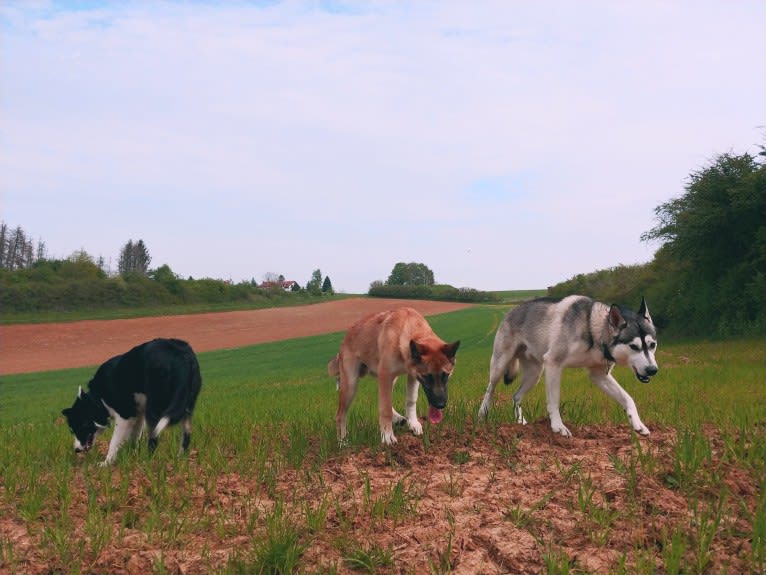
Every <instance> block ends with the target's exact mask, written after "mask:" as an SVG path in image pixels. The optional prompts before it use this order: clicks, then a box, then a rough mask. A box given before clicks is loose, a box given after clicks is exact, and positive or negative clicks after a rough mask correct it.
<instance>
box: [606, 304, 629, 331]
mask: <svg viewBox="0 0 766 575" xmlns="http://www.w3.org/2000/svg"><path fill="white" fill-rule="evenodd" d="M626 323H627V322H626V321H625V318H624V317H622V312H621V311H620V306H618V305H617V304H616V303H613V304H612V307H610V308H609V325H611V326H612V327H613V328H615V329H619V328H621V327H622V326H624V325H625V324H626Z"/></svg>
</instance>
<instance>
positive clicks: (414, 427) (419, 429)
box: [407, 419, 423, 435]
mask: <svg viewBox="0 0 766 575" xmlns="http://www.w3.org/2000/svg"><path fill="white" fill-rule="evenodd" d="M407 425H409V426H410V431H411V432H412V433H414V434H415V435H423V424H421V423H420V421H418V420H417V419H413V420H411V421H407Z"/></svg>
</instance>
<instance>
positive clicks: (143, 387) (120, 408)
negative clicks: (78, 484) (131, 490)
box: [62, 339, 202, 465]
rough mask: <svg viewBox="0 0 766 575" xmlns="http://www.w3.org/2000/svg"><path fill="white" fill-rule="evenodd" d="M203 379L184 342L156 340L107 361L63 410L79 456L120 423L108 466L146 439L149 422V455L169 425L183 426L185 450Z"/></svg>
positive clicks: (112, 441) (107, 460)
mask: <svg viewBox="0 0 766 575" xmlns="http://www.w3.org/2000/svg"><path fill="white" fill-rule="evenodd" d="M201 387H202V377H201V376H200V371H199V363H198V362H197V356H196V355H195V354H194V351H193V350H192V348H191V346H190V345H189V344H188V343H186V342H185V341H181V340H180V339H154V340H152V341H148V342H146V343H142V344H141V345H138V346H136V347H134V348H133V349H131V350H130V351H128V352H127V353H124V354H122V355H117V356H115V357H113V358H112V359H110V360H108V361H106V362H104V363H103V364H102V365H101V367H99V368H98V370H97V371H96V375H94V376H93V379H91V380H90V383H89V384H88V391H87V392H83V390H82V387H80V389H79V392H78V394H77V399H75V402H74V405H72V407H69V408H67V409H64V410H63V411H62V414H63V415H64V416H65V417H66V419H67V423H68V424H69V428H70V429H71V430H72V433H74V436H75V441H74V448H75V451H78V452H80V451H88V450H89V449H90V448H91V447H93V440H94V439H95V437H96V435H98V434H99V433H100V432H102V431H103V430H105V429H106V428H107V427H108V426H109V419H110V418H111V419H114V420H115V427H114V433H113V434H112V440H111V442H110V443H109V452H108V453H107V455H106V460H105V461H104V463H103V464H104V465H106V464H109V463H112V462H113V461H114V458H115V457H116V455H117V452H118V451H119V449H120V447H121V446H122V444H123V443H124V442H125V441H126V440H128V439H132V440H134V441H137V440H138V439H139V438H140V437H141V432H142V431H143V428H144V422H146V426H147V428H148V432H149V450H150V451H154V449H155V448H156V447H157V437H158V436H159V434H160V433H161V432H162V430H163V429H165V427H167V426H168V425H173V424H176V423H179V422H183V437H182V442H181V448H182V449H183V450H184V451H186V450H187V449H188V448H189V442H190V440H191V416H192V411H193V410H194V405H195V403H196V401H197V396H198V395H199V391H200V388H201Z"/></svg>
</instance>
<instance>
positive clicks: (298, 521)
mask: <svg viewBox="0 0 766 575" xmlns="http://www.w3.org/2000/svg"><path fill="white" fill-rule="evenodd" d="M573 431H574V430H573ZM576 433H577V434H578V435H577V436H576V437H574V438H571V439H565V438H561V437H560V436H557V435H554V434H553V433H551V431H550V428H549V424H548V422H547V421H537V422H534V423H532V424H530V425H528V426H523V427H522V426H519V425H515V424H503V425H500V426H498V427H495V428H492V429H486V428H484V427H482V428H480V429H479V430H477V433H476V434H473V433H471V432H469V433H462V434H458V433H455V432H454V430H450V429H449V428H446V427H444V426H440V427H439V428H438V429H432V430H431V435H430V441H429V443H428V445H426V443H425V442H424V440H423V438H419V437H414V436H412V435H410V434H407V433H400V434H399V443H398V444H397V445H395V446H393V447H392V448H391V449H374V450H371V449H363V450H361V451H356V452H355V451H353V450H349V451H348V452H346V453H342V454H340V455H338V456H336V457H334V458H332V459H330V460H329V461H326V462H324V463H323V464H322V465H321V466H319V467H318V468H315V467H313V465H312V462H310V461H307V462H305V464H304V465H303V466H302V467H301V468H300V469H293V468H289V467H280V469H279V472H278V473H277V474H276V475H275V476H274V477H273V479H274V481H273V482H268V483H265V482H264V481H263V478H262V477H261V478H259V477H258V476H257V473H254V472H242V471H235V470H233V469H231V468H230V469H222V470H221V471H220V472H219V473H218V474H217V475H216V476H215V477H214V478H213V480H212V483H211V480H210V478H209V477H208V478H207V479H201V478H203V477H205V476H206V471H205V470H204V469H203V468H202V465H201V464H200V461H199V460H198V458H197V453H196V452H192V454H191V455H190V460H189V468H188V474H187V473H183V474H179V473H177V472H175V471H177V470H174V469H173V465H172V464H169V465H168V468H167V470H166V472H167V482H168V487H169V488H170V491H169V493H172V494H173V495H171V498H170V499H169V500H168V501H165V502H164V503H163V507H164V508H166V510H167V513H166V515H167V517H165V515H162V516H161V519H160V520H162V521H167V532H168V533H172V529H173V527H174V526H177V524H178V521H179V520H178V519H177V518H176V519H173V518H172V513H173V512H174V511H176V512H177V510H180V509H182V510H183V516H184V517H185V519H184V521H185V524H184V526H183V527H184V528H185V529H186V531H184V534H183V535H181V536H180V537H179V538H178V539H174V538H173V537H172V535H168V540H167V541H163V540H162V537H163V535H162V534H164V533H165V531H161V535H160V536H159V537H158V536H157V535H156V531H155V535H154V536H153V537H150V536H147V533H146V532H145V530H143V529H142V527H143V526H144V524H145V523H147V522H149V521H150V517H151V513H150V509H151V507H153V504H152V503H151V502H152V501H155V500H157V498H158V497H163V496H165V497H167V494H168V492H166V490H165V487H164V486H163V485H162V484H160V485H157V483H156V482H153V480H152V475H153V474H154V473H155V472H156V470H155V471H152V472H146V471H145V470H142V469H141V468H139V467H138V466H133V467H124V468H115V469H114V470H113V471H112V473H111V479H112V490H113V491H119V490H120V489H121V487H120V486H124V487H123V488H127V491H128V494H129V496H128V498H127V500H128V504H127V505H125V506H122V505H120V506H119V507H117V508H114V509H110V515H109V522H110V524H113V525H111V526H110V527H109V526H108V527H107V532H108V533H109V534H110V535H109V537H110V540H109V542H108V543H107V545H106V546H105V547H103V548H102V549H100V551H98V552H97V553H95V554H94V553H93V552H92V551H89V550H90V549H91V548H92V545H93V542H92V541H91V540H89V538H88V537H89V533H90V531H89V526H88V524H87V516H88V508H89V506H92V505H99V506H101V507H102V508H109V505H110V503H109V501H108V498H107V497H106V495H105V494H103V493H102V494H100V495H97V496H96V498H95V499H92V498H91V499H89V495H88V488H87V482H86V481H85V475H86V474H88V470H87V468H80V467H79V466H78V467H77V468H75V469H73V477H72V478H71V479H70V481H72V482H73V484H72V486H73V489H72V490H71V491H70V497H71V500H70V501H69V506H68V517H69V518H70V519H71V523H72V531H71V537H73V538H80V539H78V540H80V541H81V542H82V549H83V551H82V556H81V557H80V560H81V564H80V567H81V568H82V569H83V570H84V571H83V572H87V573H113V574H117V573H125V574H131V575H132V574H144V573H151V572H159V571H158V565H159V564H160V561H161V564H162V565H163V569H164V570H163V571H162V572H164V573H174V574H183V575H200V574H205V573H211V572H220V571H221V570H223V569H225V568H226V566H227V565H229V562H230V561H232V559H235V560H236V559H237V558H239V559H240V560H243V561H244V564H245V565H248V564H250V561H252V557H253V555H254V553H253V549H254V542H257V541H264V540H265V538H266V537H267V533H268V527H267V525H268V521H269V517H271V516H273V515H275V514H281V516H282V517H283V518H284V520H285V521H287V522H288V523H290V524H292V525H294V526H296V527H297V529H298V530H299V531H300V533H301V538H302V540H303V541H304V543H305V545H306V547H305V551H304V552H303V555H302V557H301V559H300V562H299V567H298V570H297V571H296V572H298V573H338V574H342V575H353V574H354V573H366V572H369V573H373V572H374V573H381V574H392V575H393V574H412V573H415V574H419V573H465V574H475V573H483V574H487V575H495V574H497V575H500V574H504V573H544V572H549V573H552V572H556V573H558V572H571V573H592V574H597V573H598V574H601V573H615V572H627V573H635V572H641V573H663V572H667V563H666V561H667V560H668V553H669V552H668V549H669V547H668V546H669V545H670V542H671V539H672V537H673V534H674V533H676V532H680V533H682V534H683V536H682V537H683V541H684V546H683V549H681V551H680V554H681V563H680V564H681V566H682V570H681V572H684V573H687V572H703V573H745V572H753V571H752V565H751V564H750V563H749V557H750V553H751V551H750V543H749V540H748V537H747V535H746V534H747V533H749V532H750V526H749V524H748V521H747V519H746V517H747V516H749V515H750V514H751V513H752V512H753V510H754V508H755V505H756V504H757V490H756V489H753V488H752V487H753V485H755V478H754V477H752V475H751V473H750V472H748V471H745V470H743V469H742V468H737V467H736V466H734V465H732V464H731V463H729V462H727V461H726V457H725V456H723V455H722V454H721V451H719V449H720V448H721V447H722V444H721V441H720V436H719V435H718V433H717V432H716V431H715V430H710V431H709V432H708V434H709V436H710V438H711V441H712V445H713V446H714V447H715V449H714V451H715V456H714V459H713V460H712V461H711V462H710V464H711V467H713V468H714V469H715V474H716V475H717V476H718V477H720V478H723V481H724V483H725V484H726V485H729V486H730V488H731V490H730V491H728V492H727V496H726V500H725V503H724V505H723V508H722V510H721V514H720V524H719V525H718V526H717V527H715V528H714V531H715V537H714V539H713V541H712V544H711V545H710V547H709V548H707V549H705V553H704V561H701V558H700V553H699V546H700V539H699V538H698V537H699V522H700V521H703V522H704V521H708V520H709V519H710V513H712V511H711V510H712V509H714V508H716V505H717V504H716V499H717V496H716V494H715V493H706V488H705V487H704V486H702V485H701V486H700V487H701V488H699V489H695V490H694V491H695V495H694V496H693V497H689V493H688V492H687V493H684V491H683V490H678V489H676V488H673V487H671V486H670V485H669V484H668V482H667V481H666V476H667V474H668V473H670V472H672V469H673V459H672V452H673V445H674V443H675V441H676V432H675V431H674V430H673V429H670V428H659V429H655V430H654V431H653V433H652V435H651V436H650V437H648V438H641V439H640V443H637V442H635V441H633V439H632V434H631V432H630V430H628V429H626V428H625V427H624V426H620V427H615V426H582V427H580V428H578V429H577V430H576ZM648 455H651V461H652V462H653V463H651V465H649V466H648V467H647V466H645V465H643V464H642V463H641V460H642V458H643V459H647V458H648ZM620 464H622V465H623V466H624V467H621V466H620ZM630 469H633V472H632V473H631V472H630V471H629V470H630ZM91 472H92V471H91ZM207 475H209V474H207ZM107 481H108V479H107ZM397 484H399V485H400V488H399V489H398V491H397ZM740 484H746V485H747V487H746V488H745V489H739V488H738V487H737V486H738V485H740ZM690 501H693V502H694V503H693V504H690ZM322 509H324V513H325V515H324V517H323V518H322V520H320V521H319V522H318V529H317V530H316V531H312V529H311V523H310V521H309V519H308V517H309V515H310V514H314V516H315V517H316V516H319V515H320V514H321V510H322ZM278 510H279V511H278ZM0 511H2V512H3V516H4V517H5V519H3V520H0V534H2V536H3V540H4V541H6V542H8V543H10V544H11V545H12V546H13V547H14V548H15V551H14V553H15V558H16V560H17V563H16V567H17V568H19V572H23V573H28V574H30V575H45V574H49V573H59V572H61V573H64V572H68V571H69V570H70V569H73V568H74V566H73V565H71V564H67V563H65V562H63V561H62V560H61V559H60V558H57V557H56V555H55V552H53V551H52V549H51V546H52V544H51V542H50V541H49V540H48V539H46V535H45V531H44V529H43V528H42V526H43V525H45V524H47V522H52V521H54V520H55V517H54V515H55V513H57V511H55V510H46V511H43V515H44V517H43V518H41V519H39V520H37V521H34V522H33V523H32V524H27V525H26V526H25V524H24V522H23V521H22V520H21V518H19V517H18V515H17V514H16V513H15V512H14V509H13V508H11V509H8V508H7V507H6V508H5V509H3V506H2V505H0ZM706 518H707V519H706ZM196 522H199V525H198V526H196V527H195V526H194V525H191V526H190V525H188V523H192V524H196ZM90 528H91V530H92V526H90ZM376 549H377V550H379V551H380V550H382V551H383V554H384V555H386V556H387V557H388V562H380V563H378V564H377V565H375V567H374V569H370V570H366V569H364V568H361V566H360V565H359V564H358V563H354V562H353V561H352V560H350V557H354V552H355V550H357V551H358V550H364V551H366V552H370V553H371V554H372V553H374V552H375V550H376ZM565 564H566V565H568V568H565V567H564V565H565ZM551 565H556V566H557V567H558V569H560V570H557V568H556V567H551ZM567 569H568V571H567ZM6 572H8V571H4V570H3V568H2V561H0V573H6ZM234 572H240V571H236V570H235V571H234ZM241 572H243V573H244V572H247V573H249V572H255V571H253V570H252V569H248V568H245V570H244V571H241ZM267 572H271V571H267Z"/></svg>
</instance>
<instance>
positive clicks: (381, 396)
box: [378, 371, 396, 445]
mask: <svg viewBox="0 0 766 575" xmlns="http://www.w3.org/2000/svg"><path fill="white" fill-rule="evenodd" d="M395 382H396V378H395V377H392V376H391V375H389V374H388V373H387V372H386V371H380V372H379V373H378V421H379V422H380V440H381V441H382V442H383V443H385V444H386V445H391V444H392V443H396V437H394V428H393V425H392V419H393V413H394V411H393V410H394V406H393V398H392V395H393V390H394V383H395Z"/></svg>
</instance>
